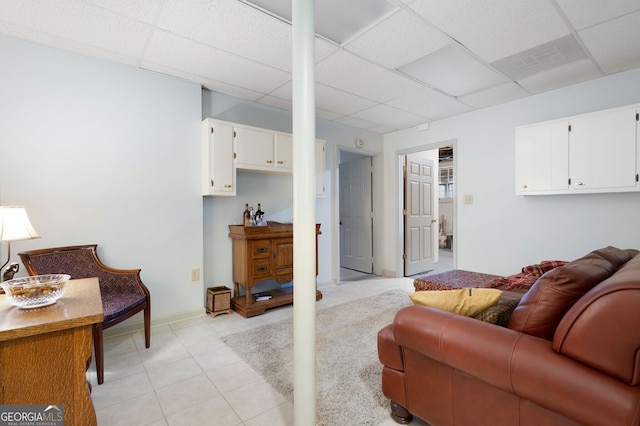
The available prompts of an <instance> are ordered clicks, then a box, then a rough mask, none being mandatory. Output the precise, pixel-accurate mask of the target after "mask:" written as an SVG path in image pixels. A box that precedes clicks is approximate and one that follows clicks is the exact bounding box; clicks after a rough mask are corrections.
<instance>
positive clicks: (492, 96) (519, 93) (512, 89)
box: [458, 83, 530, 108]
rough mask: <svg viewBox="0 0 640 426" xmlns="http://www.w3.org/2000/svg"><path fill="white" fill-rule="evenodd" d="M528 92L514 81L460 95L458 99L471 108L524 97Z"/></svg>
mask: <svg viewBox="0 0 640 426" xmlns="http://www.w3.org/2000/svg"><path fill="white" fill-rule="evenodd" d="M529 94H530V93H529V92H527V91H526V90H524V89H523V88H522V87H520V86H518V85H517V84H516V83H505V84H500V85H498V86H494V87H491V88H489V89H486V90H482V91H480V92H476V93H473V94H471V95H467V96H461V97H459V98H458V100H459V101H460V102H462V103H465V104H467V105H469V106H472V107H473V108H485V107H488V106H492V105H497V104H501V103H504V102H509V101H513V100H515V99H519V98H524V97H525V96H528V95H529Z"/></svg>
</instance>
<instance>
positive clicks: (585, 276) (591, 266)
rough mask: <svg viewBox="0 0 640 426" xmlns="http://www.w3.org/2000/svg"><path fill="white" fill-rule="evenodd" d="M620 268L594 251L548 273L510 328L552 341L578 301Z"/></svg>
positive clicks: (518, 309) (522, 302)
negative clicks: (560, 324) (562, 321)
mask: <svg viewBox="0 0 640 426" xmlns="http://www.w3.org/2000/svg"><path fill="white" fill-rule="evenodd" d="M607 254H610V253H609V252H607ZM614 263H616V264H617V263H618V262H617V261H616V262H614ZM617 266H619V265H614V264H612V262H611V261H609V260H606V259H605V258H604V257H603V256H601V255H600V254H598V253H596V252H591V253H589V254H588V255H586V256H584V257H582V258H580V259H578V260H574V261H573V262H569V263H567V264H566V265H564V266H560V267H558V268H555V269H553V270H551V271H549V272H547V273H545V274H544V275H543V276H542V277H540V278H539V279H538V280H537V281H536V282H535V284H534V285H533V286H532V287H531V289H530V290H529V291H528V292H527V293H526V294H525V295H524V296H523V297H522V299H521V300H520V303H519V304H518V306H517V307H516V309H515V310H514V311H513V313H512V314H511V317H510V318H509V323H508V324H507V327H508V328H510V329H513V330H516V331H520V332H522V333H525V334H529V335H532V336H537V337H541V338H543V339H546V340H553V334H554V332H555V330H556V327H557V326H558V323H559V322H560V320H561V319H562V317H563V316H564V314H565V313H566V312H567V311H568V310H569V308H570V307H571V306H572V305H573V304H574V303H575V301H576V300H578V299H579V298H580V297H582V295H584V294H585V293H586V292H587V291H589V290H591V289H592V288H593V287H595V286H596V285H597V284H598V283H600V282H601V281H604V280H605V279H607V278H609V277H610V276H611V275H612V274H613V273H614V272H615V271H616V269H617Z"/></svg>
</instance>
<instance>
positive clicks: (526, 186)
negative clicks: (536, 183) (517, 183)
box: [520, 185, 529, 189]
mask: <svg viewBox="0 0 640 426" xmlns="http://www.w3.org/2000/svg"><path fill="white" fill-rule="evenodd" d="M528 187H529V185H522V186H521V187H520V188H522V189H527V188H528Z"/></svg>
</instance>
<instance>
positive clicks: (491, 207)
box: [384, 70, 640, 275]
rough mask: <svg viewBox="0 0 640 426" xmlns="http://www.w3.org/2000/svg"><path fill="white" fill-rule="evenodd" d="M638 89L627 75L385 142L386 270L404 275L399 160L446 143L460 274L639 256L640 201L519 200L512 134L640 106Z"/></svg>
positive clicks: (633, 196) (613, 197)
mask: <svg viewBox="0 0 640 426" xmlns="http://www.w3.org/2000/svg"><path fill="white" fill-rule="evenodd" d="M638 81H640V70H634V71H628V72H625V73H619V74H616V75H612V76H608V77H604V78H600V79H597V80H594V81H590V82H586V83H582V84H578V85H575V86H572V87H568V88H564V89H559V90H555V91H551V92H547V93H543V94H540V95H536V96H531V97H529V98H525V99H520V100H517V101H514V102H510V103H508V104H504V105H500V106H496V107H491V108H486V109H484V110H480V111H474V112H470V113H467V114H464V115H461V116H458V117H453V118H451V119H445V120H441V121H437V122H433V123H431V126H430V129H429V130H426V131H422V132H419V131H418V130H417V129H415V128H414V129H407V130H404V131H399V132H394V133H391V134H387V135H385V138H384V139H385V140H384V158H385V163H384V170H385V174H384V182H385V185H384V188H385V201H384V205H385V221H384V228H385V231H384V235H385V244H384V245H385V248H386V250H385V255H384V256H385V269H386V270H388V271H389V272H390V273H394V272H396V273H397V271H398V270H399V269H398V260H397V250H398V246H397V235H396V230H397V229H398V215H397V214H396V210H395V206H396V205H397V200H398V190H397V176H398V171H397V161H396V158H397V155H398V153H399V152H405V151H407V150H411V149H415V147H416V146H433V145H439V144H441V142H443V141H453V142H454V143H455V154H456V166H455V167H456V179H457V180H456V205H457V215H456V221H455V227H456V229H455V231H454V233H455V238H456V240H455V244H454V252H455V259H456V263H457V268H459V269H468V270H474V271H481V272H487V273H494V274H504V275H507V274H513V273H517V272H519V271H520V269H521V267H522V266H524V265H527V264H532V263H537V262H539V261H540V260H545V259H563V260H572V259H575V258H577V257H580V256H582V255H583V254H586V253H587V252H588V251H590V250H593V249H597V248H600V247H604V246H607V245H613V246H617V247H621V248H627V247H634V248H640V244H639V243H638V242H639V241H640V216H639V215H638V214H637V212H638V210H640V193H619V194H593V195H552V196H526V197H525V196H516V195H514V194H515V190H514V188H515V183H514V182H515V168H514V158H515V150H514V127H515V126H519V125H522V124H528V123H534V122H540V121H545V120H550V119H555V118H561V117H566V116H571V115H576V114H582V113H586V112H591V111H597V110H603V109H608V108H614V107H618V106H624V105H629V104H634V103H638V102H640V84H638ZM447 144H449V142H447ZM464 195H473V198H474V203H473V204H470V205H465V204H463V203H462V199H463V196H464Z"/></svg>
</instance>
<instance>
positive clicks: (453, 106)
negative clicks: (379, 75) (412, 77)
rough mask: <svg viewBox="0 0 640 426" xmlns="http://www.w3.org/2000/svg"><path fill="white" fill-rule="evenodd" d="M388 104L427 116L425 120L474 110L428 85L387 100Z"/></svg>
mask: <svg viewBox="0 0 640 426" xmlns="http://www.w3.org/2000/svg"><path fill="white" fill-rule="evenodd" d="M387 105H389V106H392V107H394V108H398V109H401V110H403V111H408V112H411V113H413V114H416V115H419V116H421V117H426V118H427V119H428V120H425V121H433V120H438V119H440V118H444V117H447V116H450V115H457V114H462V113H465V112H468V111H471V110H472V108H471V107H469V106H468V105H465V104H463V103H460V102H458V101H457V100H455V99H453V98H450V97H449V96H447V95H444V94H442V93H440V92H438V91H436V90H433V89H430V88H428V87H422V88H421V89H419V90H416V91H414V92H412V93H409V94H406V95H403V96H400V97H398V98H396V99H394V100H392V101H389V102H387Z"/></svg>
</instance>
